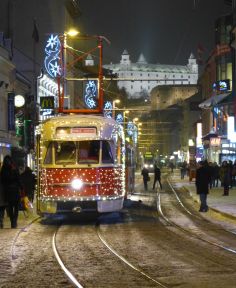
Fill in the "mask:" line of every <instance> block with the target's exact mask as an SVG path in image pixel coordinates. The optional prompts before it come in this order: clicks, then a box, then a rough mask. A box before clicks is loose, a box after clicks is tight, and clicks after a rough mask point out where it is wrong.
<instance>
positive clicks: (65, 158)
mask: <svg viewBox="0 0 236 288" xmlns="http://www.w3.org/2000/svg"><path fill="white" fill-rule="evenodd" d="M55 163H56V164H75V163H76V145H75V143H74V142H72V141H68V142H55Z"/></svg>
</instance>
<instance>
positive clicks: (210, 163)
mask: <svg viewBox="0 0 236 288" xmlns="http://www.w3.org/2000/svg"><path fill="white" fill-rule="evenodd" d="M207 168H208V170H209V173H210V189H212V187H214V166H213V163H212V162H209V163H208V164H207Z"/></svg>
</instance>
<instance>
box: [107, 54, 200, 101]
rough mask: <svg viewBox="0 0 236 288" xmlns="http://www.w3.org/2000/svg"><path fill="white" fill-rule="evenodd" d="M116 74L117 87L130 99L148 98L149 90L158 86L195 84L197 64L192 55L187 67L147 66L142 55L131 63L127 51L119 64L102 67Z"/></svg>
mask: <svg viewBox="0 0 236 288" xmlns="http://www.w3.org/2000/svg"><path fill="white" fill-rule="evenodd" d="M104 68H107V69H109V70H111V71H112V72H113V73H115V74H117V76H118V78H119V79H120V81H118V83H117V84H118V87H119V88H120V89H121V88H124V89H125V90H126V92H127V93H128V94H129V97H130V98H140V97H142V96H145V97H149V96H150V92H151V90H152V89H153V88H154V87H156V86H159V85H169V86H170V85H188V84H189V85H190V84H197V80H198V64H197V61H196V59H195V57H194V55H193V54H191V55H190V57H189V59H188V64H187V65H164V64H149V63H147V61H146V59H145V57H144V56H143V54H140V56H139V59H138V61H137V62H136V63H132V62H131V60H130V55H129V53H128V52H127V50H124V52H123V54H122V55H121V61H120V63H119V64H108V65H104Z"/></svg>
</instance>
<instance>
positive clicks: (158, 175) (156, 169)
mask: <svg viewBox="0 0 236 288" xmlns="http://www.w3.org/2000/svg"><path fill="white" fill-rule="evenodd" d="M157 181H158V182H159V185H160V188H161V189H162V185H161V169H160V168H159V167H158V166H157V164H155V165H154V182H153V188H152V189H153V190H154V189H155V186H156V182H157Z"/></svg>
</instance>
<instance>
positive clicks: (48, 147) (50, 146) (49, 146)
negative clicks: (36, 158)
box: [43, 142, 53, 164]
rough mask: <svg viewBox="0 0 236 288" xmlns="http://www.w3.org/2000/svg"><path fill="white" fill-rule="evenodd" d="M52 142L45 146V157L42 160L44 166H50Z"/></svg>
mask: <svg viewBox="0 0 236 288" xmlns="http://www.w3.org/2000/svg"><path fill="white" fill-rule="evenodd" d="M52 146H53V145H52V142H50V143H49V144H48V146H47V151H46V155H45V158H44V162H43V163H44V164H52Z"/></svg>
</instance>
